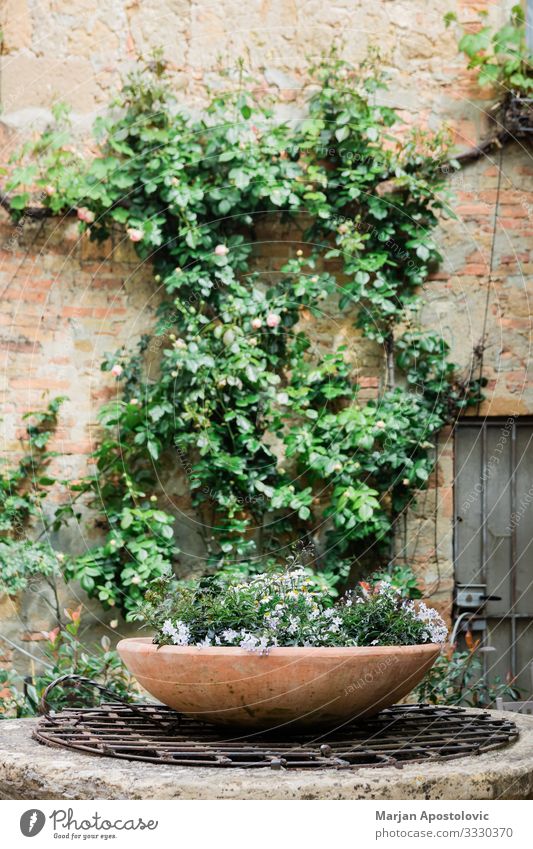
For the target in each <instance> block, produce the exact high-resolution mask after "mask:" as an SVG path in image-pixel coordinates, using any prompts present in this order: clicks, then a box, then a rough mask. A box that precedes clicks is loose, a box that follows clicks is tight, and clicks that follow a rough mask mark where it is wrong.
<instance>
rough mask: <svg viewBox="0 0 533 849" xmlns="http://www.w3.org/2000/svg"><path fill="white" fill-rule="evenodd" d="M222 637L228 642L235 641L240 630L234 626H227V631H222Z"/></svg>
mask: <svg viewBox="0 0 533 849" xmlns="http://www.w3.org/2000/svg"><path fill="white" fill-rule="evenodd" d="M221 636H222V639H223V640H225V641H226V642H227V643H233V642H234V641H235V640H236V639H237V637H238V636H239V632H238V631H234V630H233V628H226V630H225V631H222V635H221Z"/></svg>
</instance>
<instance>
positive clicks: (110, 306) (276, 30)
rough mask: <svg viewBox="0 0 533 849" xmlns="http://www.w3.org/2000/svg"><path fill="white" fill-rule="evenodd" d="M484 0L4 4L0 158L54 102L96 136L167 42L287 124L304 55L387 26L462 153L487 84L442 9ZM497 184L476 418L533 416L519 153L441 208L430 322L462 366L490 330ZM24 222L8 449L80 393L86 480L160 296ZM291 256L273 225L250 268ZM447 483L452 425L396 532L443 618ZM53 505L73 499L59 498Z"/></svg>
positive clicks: (143, 274) (195, 99)
mask: <svg viewBox="0 0 533 849" xmlns="http://www.w3.org/2000/svg"><path fill="white" fill-rule="evenodd" d="M481 5H483V6H484V5H487V4H481ZM488 5H489V9H490V17H491V19H492V20H493V21H495V22H501V21H502V20H503V18H504V9H503V8H502V6H503V5H504V4H500V3H491V4H488ZM507 5H511V4H507ZM476 6H477V4H475V3H471V2H468V0H464V2H462V3H459V4H456V3H454V2H453V0H436V2H434V3H432V4H427V3H425V2H423V0H410V2H404V0H396V1H395V2H387V0H377V2H375V3H371V4H370V3H367V2H358V0H339V2H337V3H335V4H334V5H333V6H330V7H328V8H327V12H325V7H324V5H323V3H318V2H317V0H300V2H296V0H293V1H292V2H291V0H289V1H288V2H287V0H272V2H268V0H252V2H250V3H248V4H247V5H246V15H245V17H243V5H242V3H237V2H236V0H216V2H215V0H204V2H189V0H145V1H144V2H142V3H141V2H139V0H109V2H107V3H106V4H99V3H97V2H96V0H68V2H67V0H5V2H4V4H3V6H2V12H1V15H2V17H3V22H2V27H3V32H4V43H3V47H2V56H1V57H0V98H1V103H2V114H1V116H0V117H1V121H0V145H1V146H2V156H1V157H0V158H2V159H5V158H6V156H7V153H8V151H9V150H10V149H11V148H12V146H13V145H14V144H15V143H16V142H17V141H19V140H20V138H25V137H27V136H28V134H30V133H32V132H34V131H35V130H36V129H39V128H42V127H43V126H44V124H45V123H46V121H47V120H48V119H49V117H50V108H51V106H52V105H53V103H54V102H56V101H58V100H63V101H67V102H69V103H70V104H71V106H72V108H73V121H74V126H75V128H76V129H77V130H79V132H80V133H82V134H83V137H84V138H85V134H86V131H87V128H88V127H89V126H90V124H91V123H92V120H93V119H94V117H95V116H96V115H97V114H98V112H99V111H101V110H102V109H103V108H104V107H105V104H106V103H107V102H108V99H109V95H110V92H111V90H112V89H113V87H114V86H115V85H116V84H117V82H118V79H119V75H120V73H121V72H123V71H124V70H126V69H127V68H128V67H130V66H131V65H132V64H133V62H134V58H135V56H136V55H137V53H138V52H142V53H144V54H145V55H146V54H147V53H148V52H149V50H150V49H151V48H152V47H154V46H162V47H163V49H164V52H165V55H166V57H167V59H168V60H169V62H170V65H171V68H172V73H173V78H174V82H175V87H176V92H177V94H178V97H179V99H180V100H181V101H182V102H183V103H186V104H188V105H189V106H192V107H193V108H197V107H199V106H200V105H201V103H202V102H203V100H204V98H205V84H206V83H209V82H212V81H214V79H215V70H216V68H217V65H218V64H219V61H218V57H219V56H221V57H222V58H221V63H222V65H223V66H226V67H230V66H232V63H234V61H235V59H236V57H237V56H239V55H243V56H244V57H245V59H246V60H247V62H248V64H249V65H250V66H251V67H252V69H253V70H254V71H255V72H256V73H257V74H258V75H259V77H260V78H261V79H262V80H263V82H264V85H265V87H267V88H269V89H270V90H271V91H272V93H273V94H274V95H275V96H276V98H277V109H278V114H279V115H280V117H283V118H289V119H290V118H291V117H296V116H297V115H298V114H299V113H300V104H301V99H302V91H301V88H302V85H303V72H302V68H303V66H304V65H305V57H307V56H311V57H313V56H315V57H316V56H318V55H319V54H320V52H321V51H322V50H323V49H324V48H325V47H327V46H328V45H329V44H331V43H332V42H334V41H336V42H338V43H339V44H341V39H343V40H344V46H341V49H342V52H343V53H344V54H345V55H346V56H347V57H348V58H350V59H359V58H361V57H362V56H363V55H364V54H365V52H366V49H367V46H368V44H369V43H372V42H373V41H376V36H378V35H379V38H378V40H379V44H380V46H381V48H382V51H383V55H384V60H385V64H386V66H387V68H388V70H389V73H390V90H389V92H388V93H387V95H386V99H387V102H388V103H389V104H390V105H392V106H394V107H396V108H398V109H399V110H400V112H401V114H402V117H403V118H404V120H405V121H406V122H407V123H414V122H417V123H419V124H421V125H426V126H428V127H429V128H430V129H433V130H435V129H437V128H439V127H441V126H442V124H443V123H448V124H449V125H450V126H451V127H452V130H453V132H454V135H455V140H456V143H457V145H458V147H459V149H465V148H468V147H470V146H471V145H473V144H475V143H476V142H477V141H479V139H480V138H482V137H483V134H484V133H485V132H486V130H487V125H486V117H485V114H484V111H483V110H484V108H485V107H486V106H487V105H488V101H487V97H488V94H487V93H486V92H481V91H480V90H479V89H478V88H477V87H476V85H475V83H474V81H473V78H472V75H471V74H470V73H469V72H467V71H466V70H465V66H464V60H463V58H462V57H461V56H458V55H457V52H456V36H455V34H454V33H453V31H451V30H446V29H445V28H444V25H443V23H442V16H443V14H444V13H445V12H447V11H450V9H454V8H455V9H456V11H458V14H459V16H460V18H461V19H462V20H463V21H468V20H469V19H472V20H473V19H474V17H475V14H474V11H475V8H476ZM498 182H499V183H500V192H501V197H500V205H499V210H498V219H497V233H496V241H495V250H494V263H493V266H494V267H493V281H492V287H491V291H490V299H489V302H488V312H487V315H488V325H487V330H488V336H487V347H486V353H485V373H486V375H487V376H488V378H489V386H488V391H487V400H486V401H485V402H484V404H483V406H482V408H481V411H480V412H481V413H482V414H487V415H510V414H525V413H533V386H532V383H531V380H530V379H529V378H528V374H527V364H528V359H529V335H530V325H531V322H530V310H529V301H528V294H529V293H531V270H532V266H531V264H530V245H531V235H532V228H533V165H532V162H531V156H530V150H528V149H526V148H525V147H524V146H522V145H519V144H515V145H513V146H510V147H508V148H506V149H505V150H504V152H503V154H502V167H501V174H500V175H499V160H498V156H497V155H495V156H494V155H491V156H488V157H484V158H483V159H481V160H480V161H478V162H477V163H475V164H472V165H470V166H468V167H467V168H466V169H465V170H464V171H462V172H461V173H460V174H458V175H455V176H453V177H452V178H451V180H450V186H451V188H452V190H453V197H452V199H451V201H450V202H451V205H452V206H453V207H454V209H455V212H456V213H457V215H458V218H457V219H451V218H444V219H443V221H442V226H441V227H440V229H439V233H438V235H437V242H438V243H439V246H440V250H441V253H442V254H443V256H444V262H443V264H442V267H441V269H440V270H439V273H438V274H437V275H436V276H435V279H434V280H433V281H431V283H429V284H428V286H427V292H426V296H427V301H426V305H425V307H424V320H425V321H426V322H427V323H428V324H429V325H431V326H432V327H434V328H435V329H438V330H441V332H442V333H443V334H444V336H445V337H446V338H447V339H448V340H449V341H450V343H451V345H452V352H453V356H454V358H455V359H456V360H457V361H459V362H460V363H462V364H465V365H466V363H467V362H468V360H469V356H470V352H471V349H472V347H473V345H474V344H476V343H477V342H478V341H479V340H480V338H481V334H482V330H483V324H484V316H485V310H486V308H487V300H486V299H487V288H488V277H489V264H490V256H491V248H492V231H493V224H494V209H495V206H494V204H495V198H496V190H497V186H498ZM19 230H20V232H19ZM19 230H17V231H14V229H13V227H12V225H11V224H9V222H8V221H7V220H4V222H3V224H2V229H1V233H0V245H3V246H4V250H3V251H2V253H1V256H0V284H1V286H2V291H3V290H4V287H5V291H4V293H3V297H2V299H1V302H0V338H1V345H2V366H3V367H2V392H3V397H4V408H3V409H4V413H3V417H4V422H3V431H2V433H3V435H2V440H3V444H2V447H3V450H4V451H15V450H17V448H18V436H19V432H20V427H21V415H22V413H23V412H24V411H25V410H27V409H30V408H34V407H35V406H38V405H39V404H40V403H41V399H42V394H43V392H44V391H46V390H49V391H50V392H51V393H61V394H67V395H69V397H70V401H69V402H68V403H67V404H66V405H65V407H64V410H63V413H62V416H61V426H60V428H59V430H58V433H57V436H56V444H55V447H56V448H57V450H58V451H59V452H60V453H61V459H58V461H57V464H58V471H59V473H60V475H61V476H62V477H65V478H76V477H77V476H78V475H80V474H81V473H82V472H83V471H84V469H85V467H86V457H87V454H88V453H89V452H90V450H91V448H92V446H93V441H94V434H95V415H96V411H97V409H98V408H99V406H100V405H101V403H102V402H103V401H105V400H106V398H109V397H110V395H111V393H112V392H113V391H114V390H113V383H112V381H110V380H109V378H108V377H106V376H105V375H102V373H101V372H100V370H99V366H100V360H101V356H102V353H103V352H104V351H106V350H114V349H116V348H117V347H118V346H119V345H120V344H121V342H122V341H126V340H129V341H131V340H133V339H135V338H136V337H138V335H139V334H140V333H141V332H142V330H143V329H144V328H146V327H148V326H150V323H151V321H152V319H153V314H154V308H155V306H156V303H157V293H156V292H155V291H154V289H153V284H151V283H150V282H149V279H150V274H149V270H147V269H143V268H142V267H139V266H138V264H137V261H136V259H135V256H134V255H133V254H132V252H131V250H130V247H129V246H127V245H124V243H123V242H121V241H120V240H119V239H118V237H117V239H116V240H115V242H114V243H110V244H106V245H104V246H101V247H100V248H95V247H94V246H91V245H90V244H89V243H88V242H87V241H86V240H85V239H80V238H79V237H78V234H77V230H76V225H75V223H73V222H72V221H66V222H60V221H54V222H48V223H47V224H46V225H44V226H42V227H41V225H39V224H32V223H26V224H25V225H24V226H23V227H22V228H19ZM285 238H287V237H285ZM288 238H289V241H290V235H289V236H288ZM282 253H283V252H282V251H281V250H280V248H279V234H275V233H271V234H270V236H269V235H268V234H265V239H264V240H263V244H262V246H261V248H260V250H259V251H258V253H257V258H256V262H257V267H258V268H263V269H264V270H275V269H276V266H277V267H279V262H280V261H281V258H282V256H281V254H282ZM331 327H332V323H331V321H330V320H329V319H324V321H323V322H322V323H321V324H319V327H318V333H317V343H318V344H319V345H324V346H327V345H328V344H331V342H332V341H333V342H334V343H335V344H338V343H339V341H340V340H343V341H345V340H346V341H348V342H349V346H350V350H351V353H352V355H353V361H354V362H357V363H358V364H360V365H361V371H362V373H363V375H364V380H365V385H364V387H363V389H364V391H365V393H367V394H372V393H374V392H375V391H376V389H377V387H378V384H379V380H380V378H381V374H380V366H381V359H380V356H381V355H380V352H379V351H377V350H376V349H375V348H374V347H373V346H372V345H369V344H368V343H365V344H364V345H362V344H361V341H360V339H358V337H357V336H356V335H355V334H354V332H353V330H352V329H351V328H350V324H349V322H348V321H347V319H346V317H339V318H338V320H336V323H335V324H334V328H335V329H334V333H333V336H334V339H333V340H332V339H331V336H332V333H331ZM452 478H453V444H452V440H451V435H450V434H449V433H446V432H445V433H443V434H442V436H441V440H440V447H439V466H438V470H437V472H436V474H435V476H434V479H433V481H432V484H431V486H430V488H429V489H428V490H427V492H425V493H424V494H423V495H422V497H421V499H420V500H419V503H418V506H417V507H416V509H414V510H413V511H412V513H411V515H410V517H409V520H408V522H407V523H406V526H405V528H401V529H399V533H398V540H397V552H398V554H399V555H400V556H403V555H404V554H405V555H407V556H408V557H409V558H411V559H412V560H413V562H414V563H415V566H416V568H417V570H418V571H419V573H420V575H421V577H422V579H423V580H424V581H425V583H426V588H427V591H428V592H429V593H430V594H431V595H432V597H433V598H434V600H435V601H436V602H437V603H438V604H439V606H440V607H441V608H442V609H444V610H446V609H449V606H450V603H451V590H452V585H453V564H452V550H451V544H452ZM437 481H438V487H436V486H435V482H437ZM169 494H170V496H171V498H172V500H173V501H174V502H175V504H177V505H178V507H179V509H183V510H184V512H185V513H186V511H187V503H186V494H185V487H184V486H183V485H182V484H180V483H179V481H176V482H174V483H173V487H171V488H170V489H169ZM56 497H57V498H58V499H59V498H61V497H64V493H62V492H61V490H58V492H57V493H56ZM435 512H436V515H437V520H435ZM435 521H436V522H437V524H436V525H435ZM69 533H70V538H68V539H65V538H64V539H63V540H62V543H63V544H68V545H72V546H74V545H75V546H78V547H79V546H80V545H84V544H86V541H87V542H90V540H87V538H86V534H87V528H86V527H85V525H84V526H83V532H82V535H80V533H79V530H78V529H76V528H73V529H72V530H71V531H70V532H69ZM191 533H192V532H191ZM191 539H192V537H191ZM193 545H194V542H191V546H193ZM0 605H2V607H0V618H4V620H5V622H4V625H3V628H4V632H5V633H6V634H7V635H8V636H9V635H11V637H12V638H13V637H15V636H16V635H19V634H20V633H21V632H22V631H24V632H29V633H30V634H31V633H33V632H34V631H35V630H38V629H39V628H40V627H41V626H42V627H45V625H46V622H45V621H44V616H43V612H42V605H41V606H40V607H39V605H38V604H37V603H36V602H35V600H33V601H32V600H31V599H30V601H29V602H26V607H25V608H23V609H20V608H19V607H17V603H16V602H11V601H8V600H5V599H4V600H3V601H2V602H0ZM6 606H7V607H6ZM104 619H105V617H104ZM1 645H2V644H1V643H0V646H1ZM0 661H1V659H0Z"/></svg>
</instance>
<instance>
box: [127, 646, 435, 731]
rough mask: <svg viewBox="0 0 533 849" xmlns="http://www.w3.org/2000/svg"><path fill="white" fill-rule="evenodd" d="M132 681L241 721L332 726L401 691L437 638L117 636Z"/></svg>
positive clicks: (185, 709)
mask: <svg viewBox="0 0 533 849" xmlns="http://www.w3.org/2000/svg"><path fill="white" fill-rule="evenodd" d="M117 648H118V652H119V654H120V656H121V658H122V660H123V661H124V663H125V664H126V666H127V667H128V669H129V670H130V672H131V673H132V674H133V675H134V676H135V677H136V678H137V680H138V682H139V683H140V684H141V685H142V686H143V687H144V688H145V689H146V690H148V692H149V693H151V694H152V695H153V696H155V697H156V698H157V699H159V701H161V702H163V703H164V704H166V705H168V706H169V707H171V708H174V710H177V711H179V712H180V713H185V714H187V715H189V716H193V717H197V718H198V719H203V720H205V721H207V722H214V723H216V724H217V725H233V726H240V727H243V728H263V729H266V728H268V729H274V728H282V727H283V726H286V725H287V724H291V725H292V726H295V725H298V726H301V727H305V726H317V725H318V726H320V725H322V726H336V725H339V724H341V723H343V722H347V721H349V720H351V719H355V718H357V717H363V716H371V715H372V714H375V713H377V712H378V711H380V710H382V709H383V708H386V707H389V706H390V705H392V704H394V703H395V702H398V701H399V700H400V699H401V698H403V696H406V695H407V693H409V692H410V690H412V689H413V687H415V686H416V684H418V682H419V681H420V680H421V679H422V678H423V676H424V675H425V673H426V672H427V670H428V669H429V668H430V667H431V666H432V665H433V663H434V661H435V660H436V658H437V656H438V654H439V652H440V646H438V645H431V644H430V645H421V646H375V647H373V646H371V647H368V648H348V647H343V648H293V647H288V648H274V649H271V650H270V652H269V654H267V655H257V654H255V653H251V652H248V651H245V650H244V649H240V648H234V647H228V648H225V647H210V648H201V649H199V648H196V647H195V646H185V647H182V646H161V647H160V648H158V647H157V646H155V645H154V644H153V643H152V641H151V639H150V638H149V637H144V638H143V637H134V638H132V639H127V640H121V642H120V643H119V644H118V647H117Z"/></svg>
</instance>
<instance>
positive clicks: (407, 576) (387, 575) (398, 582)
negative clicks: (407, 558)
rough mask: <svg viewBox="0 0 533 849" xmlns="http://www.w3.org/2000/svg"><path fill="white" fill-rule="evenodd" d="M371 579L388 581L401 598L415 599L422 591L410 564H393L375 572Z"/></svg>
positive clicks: (419, 596) (420, 595)
mask: <svg viewBox="0 0 533 849" xmlns="http://www.w3.org/2000/svg"><path fill="white" fill-rule="evenodd" d="M371 580H372V581H375V582H377V581H386V582H388V583H390V585H391V587H393V589H395V590H398V592H399V593H401V595H402V597H403V598H410V599H417V598H422V592H421V590H420V589H419V587H418V581H417V577H416V575H415V573H414V572H413V570H412V569H411V567H410V566H407V565H404V564H395V565H393V566H391V567H389V569H388V570H387V571H384V572H376V574H375V575H372V578H371Z"/></svg>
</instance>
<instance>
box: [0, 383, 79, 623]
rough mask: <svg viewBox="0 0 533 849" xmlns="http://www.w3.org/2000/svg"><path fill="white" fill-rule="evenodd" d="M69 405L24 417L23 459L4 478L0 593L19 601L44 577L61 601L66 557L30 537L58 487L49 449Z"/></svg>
mask: <svg viewBox="0 0 533 849" xmlns="http://www.w3.org/2000/svg"><path fill="white" fill-rule="evenodd" d="M64 400H65V399H64V398H63V397H57V398H54V399H53V400H52V401H51V402H50V403H49V404H48V405H47V407H46V408H45V409H44V410H40V411H38V412H29V413H26V414H25V416H24V420H25V421H26V422H27V425H26V435H25V439H24V440H23V449H24V454H23V456H22V458H21V459H20V460H19V461H18V463H17V464H16V465H15V466H13V467H11V468H4V469H3V470H2V472H1V473H0V593H7V594H8V595H15V594H16V593H17V592H21V591H23V590H25V589H26V588H27V587H28V584H29V583H30V582H31V581H32V580H33V579H35V578H38V577H42V578H44V579H45V580H46V581H47V583H48V584H49V585H50V587H51V588H52V590H53V592H54V595H56V593H55V589H56V579H57V578H58V577H59V575H60V572H61V569H60V560H61V555H58V554H56V552H55V551H54V550H53V549H52V548H51V547H50V545H48V544H47V543H40V542H38V541H37V542H33V541H31V540H29V539H27V538H26V531H27V530H28V527H29V525H30V523H31V521H32V519H34V518H36V517H39V518H40V519H41V520H42V512H41V510H42V507H41V505H42V501H43V499H44V498H46V496H47V494H48V492H49V489H50V487H51V486H52V485H53V484H54V483H55V482H56V480H55V478H53V477H51V476H50V473H49V471H48V464H49V462H50V460H51V458H52V457H53V456H55V453H54V452H53V451H49V450H48V443H49V441H50V439H51V437H52V435H53V432H54V430H55V427H56V425H57V417H58V414H59V410H60V408H61V405H62V403H63V401H64ZM56 601H57V596H56ZM56 607H57V605H56ZM55 613H57V610H56V611H55Z"/></svg>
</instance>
